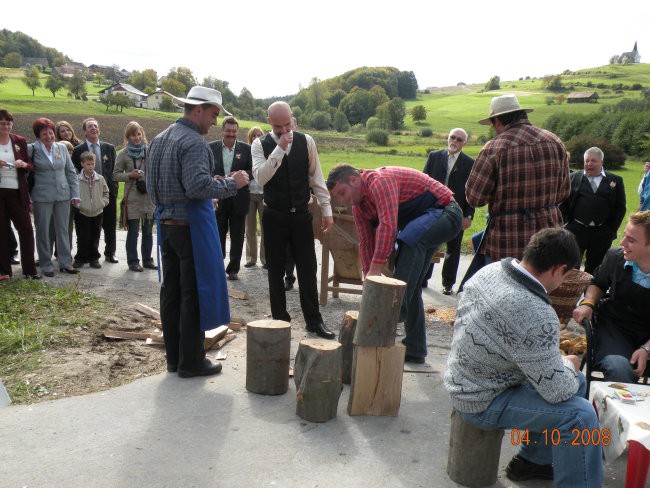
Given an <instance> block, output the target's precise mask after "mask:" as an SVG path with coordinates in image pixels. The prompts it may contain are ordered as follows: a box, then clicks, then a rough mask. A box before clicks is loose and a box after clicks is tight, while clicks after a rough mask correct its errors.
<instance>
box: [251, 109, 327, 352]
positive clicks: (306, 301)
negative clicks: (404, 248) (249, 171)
mask: <svg viewBox="0 0 650 488" xmlns="http://www.w3.org/2000/svg"><path fill="white" fill-rule="evenodd" d="M292 115H293V114H292V113H291V107H289V105H288V104H287V103H285V102H275V103H273V104H271V105H270V106H269V111H268V122H269V124H271V129H272V130H271V132H269V133H268V134H267V135H266V136H265V137H261V138H258V139H256V140H255V141H254V142H253V145H252V146H251V153H252V156H253V176H254V177H255V179H256V180H257V181H258V182H259V183H260V184H261V185H262V186H263V187H264V212H263V213H262V228H263V230H264V248H265V252H266V264H267V266H268V276H269V297H270V299H271V314H272V316H273V318H274V319H276V320H284V321H287V322H289V321H290V320H291V317H290V316H289V313H288V312H287V298H286V294H285V289H284V281H283V278H284V271H285V259H286V252H287V245H288V246H289V247H290V250H291V254H292V255H293V257H294V261H295V262H296V271H297V274H298V287H299V294H300V307H301V308H302V313H303V316H304V318H305V323H306V325H307V330H308V331H309V332H314V333H316V334H318V335H319V336H320V337H323V338H325V339H334V337H335V335H334V333H333V332H332V331H330V330H329V329H327V327H325V324H323V318H322V316H321V314H320V309H319V308H318V288H317V286H316V267H317V266H316V251H315V249H314V233H313V230H312V224H311V222H312V216H311V213H309V208H308V204H309V196H310V193H309V188H310V187H311V188H312V190H313V191H314V194H315V195H316V199H317V200H318V203H319V205H320V207H321V211H322V214H323V220H322V228H323V231H324V232H329V230H330V229H331V228H332V226H333V225H334V220H333V219H332V208H331V206H330V196H329V192H328V191H327V187H326V186H325V179H324V178H323V172H322V170H321V167H320V161H319V160H318V152H317V150H316V143H315V142H314V140H313V139H312V138H311V137H310V136H309V135H307V134H303V133H301V132H297V131H294V130H292V127H293V123H292V120H291V117H292Z"/></svg>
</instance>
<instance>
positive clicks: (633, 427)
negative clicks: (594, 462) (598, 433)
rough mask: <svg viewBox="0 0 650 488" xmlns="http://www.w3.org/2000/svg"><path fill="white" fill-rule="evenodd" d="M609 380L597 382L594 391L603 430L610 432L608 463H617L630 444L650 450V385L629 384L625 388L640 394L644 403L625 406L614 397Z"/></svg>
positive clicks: (606, 447)
mask: <svg viewBox="0 0 650 488" xmlns="http://www.w3.org/2000/svg"><path fill="white" fill-rule="evenodd" d="M611 384H613V383H611V382H608V381H594V382H592V383H591V392H592V395H593V396H592V398H593V402H594V405H595V407H596V411H597V412H598V419H599V421H600V426H601V429H609V431H610V440H611V442H610V444H609V445H608V446H605V445H603V454H604V456H605V462H607V463H609V462H611V461H614V460H615V459H616V458H617V457H619V456H620V455H621V454H623V451H625V449H626V448H627V443H628V441H631V440H634V441H637V442H640V443H641V444H643V446H645V448H646V449H648V450H650V386H646V385H640V384H626V383H617V384H618V385H621V384H625V389H627V390H628V391H630V392H632V393H635V394H637V395H638V396H639V397H640V398H643V399H644V400H643V401H637V403H636V404H635V405H631V404H627V403H623V402H622V401H621V400H618V399H617V398H616V396H615V394H614V388H610V387H609V386H608V385H611Z"/></svg>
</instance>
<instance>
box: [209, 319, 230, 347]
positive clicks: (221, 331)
mask: <svg viewBox="0 0 650 488" xmlns="http://www.w3.org/2000/svg"><path fill="white" fill-rule="evenodd" d="M227 333H228V326H227V325H221V326H219V327H217V328H216V329H211V330H207V331H205V341H204V342H203V347H204V348H205V350H206V351H209V350H210V349H212V346H214V345H215V344H216V343H217V342H218V341H219V340H221V339H223V338H224V337H225V335H226V334H227Z"/></svg>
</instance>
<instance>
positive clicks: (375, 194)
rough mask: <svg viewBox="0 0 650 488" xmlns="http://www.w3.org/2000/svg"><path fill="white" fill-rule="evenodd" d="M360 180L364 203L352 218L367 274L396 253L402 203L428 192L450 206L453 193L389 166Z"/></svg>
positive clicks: (363, 174)
mask: <svg viewBox="0 0 650 488" xmlns="http://www.w3.org/2000/svg"><path fill="white" fill-rule="evenodd" d="M361 179H362V181H363V187H362V189H361V203H359V205H354V206H353V207H352V215H353V216H354V223H355V224H356V227H357V232H358V233H359V253H360V254H361V266H362V268H363V272H364V274H365V273H367V272H368V269H369V268H370V264H371V263H373V264H383V263H385V262H386V261H387V260H388V257H389V256H390V253H391V252H392V251H393V249H394V247H395V238H396V236H397V230H398V226H397V213H398V210H399V206H400V204H401V203H404V202H408V201H410V200H412V199H413V198H415V197H417V196H419V195H421V194H422V193H424V192H427V191H428V192H431V193H432V194H433V195H434V196H435V197H436V198H437V199H438V203H439V204H440V205H443V206H444V205H447V204H448V203H449V202H451V200H452V197H453V193H452V191H451V190H450V189H449V188H447V187H446V186H444V185H443V184H441V183H439V182H437V181H436V180H434V179H433V178H431V177H429V176H428V175H426V174H424V173H421V172H420V171H418V170H416V169H412V168H401V167H395V166H387V167H383V168H378V169H376V170H361ZM373 224H374V225H373ZM375 226H376V229H375V228H374V227H375Z"/></svg>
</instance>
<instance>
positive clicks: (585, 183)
mask: <svg viewBox="0 0 650 488" xmlns="http://www.w3.org/2000/svg"><path fill="white" fill-rule="evenodd" d="M604 159H605V155H604V154H603V151H601V150H600V149H599V148H597V147H591V148H589V149H587V150H586V151H585V156H584V161H585V164H584V171H576V172H575V173H572V174H571V194H570V196H569V198H568V199H567V200H566V201H565V202H563V203H562V205H561V209H562V214H563V217H564V222H565V227H566V228H567V229H568V230H570V231H571V232H572V233H573V234H574V235H575V236H576V240H577V241H578V246H580V256H581V258H582V255H583V254H584V255H585V271H586V272H587V273H589V274H594V270H595V269H596V268H597V267H598V266H600V263H601V262H602V261H603V258H604V257H605V254H606V253H607V250H608V249H609V248H610V247H611V245H612V241H613V240H614V239H615V238H616V233H617V232H618V228H619V226H620V225H621V222H622V221H623V217H625V188H624V187H623V178H621V177H620V176H617V175H615V174H612V173H610V172H609V171H605V170H604V169H603V163H604Z"/></svg>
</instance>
